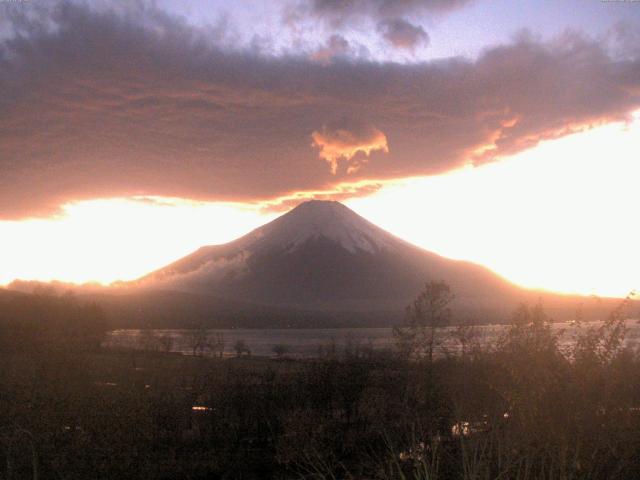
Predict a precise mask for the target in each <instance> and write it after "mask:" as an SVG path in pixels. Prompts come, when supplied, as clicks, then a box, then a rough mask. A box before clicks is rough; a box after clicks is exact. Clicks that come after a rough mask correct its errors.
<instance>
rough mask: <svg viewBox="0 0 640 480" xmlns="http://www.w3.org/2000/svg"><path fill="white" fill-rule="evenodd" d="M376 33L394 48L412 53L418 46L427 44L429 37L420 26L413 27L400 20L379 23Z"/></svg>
mask: <svg viewBox="0 0 640 480" xmlns="http://www.w3.org/2000/svg"><path fill="white" fill-rule="evenodd" d="M378 31H379V32H380V33H381V34H382V36H383V37H384V39H385V40H386V41H387V42H389V43H390V44H391V45H393V46H394V47H395V48H403V49H406V50H411V51H413V50H415V49H416V47H417V46H418V45H420V44H424V45H427V44H428V43H429V35H428V34H427V32H425V31H424V29H423V28H422V27H421V26H420V25H413V24H411V23H409V22H407V21H406V20H404V19H402V18H394V19H391V20H384V21H382V22H380V23H379V24H378Z"/></svg>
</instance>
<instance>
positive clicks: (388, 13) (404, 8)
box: [303, 0, 471, 20]
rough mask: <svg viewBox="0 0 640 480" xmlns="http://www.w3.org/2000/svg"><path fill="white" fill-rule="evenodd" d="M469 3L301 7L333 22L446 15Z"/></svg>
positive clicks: (317, 3) (333, 2)
mask: <svg viewBox="0 0 640 480" xmlns="http://www.w3.org/2000/svg"><path fill="white" fill-rule="evenodd" d="M469 3H471V0H346V1H345V0H309V1H308V2H303V5H304V6H306V7H307V8H310V10H311V11H312V12H313V13H314V14H316V15H318V16H323V17H327V18H330V19H333V20H337V19H339V18H343V19H344V18H348V17H354V16H369V17H371V18H373V19H378V20H379V19H388V18H392V17H397V16H399V15H407V14H416V13H422V12H428V13H432V14H433V13H435V14H438V13H446V12H449V11H452V10H456V9H458V8H461V7H464V6H465V5H467V4H469Z"/></svg>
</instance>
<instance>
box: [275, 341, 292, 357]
mask: <svg viewBox="0 0 640 480" xmlns="http://www.w3.org/2000/svg"><path fill="white" fill-rule="evenodd" d="M271 351H272V352H273V353H275V355H276V357H278V358H282V357H284V356H285V355H286V354H287V353H289V352H290V351H291V348H290V347H289V345H285V344H283V343H279V344H277V345H274V346H273V347H271Z"/></svg>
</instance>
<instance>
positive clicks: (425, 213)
mask: <svg viewBox="0 0 640 480" xmlns="http://www.w3.org/2000/svg"><path fill="white" fill-rule="evenodd" d="M639 112H640V2H633V1H599V0H597V1H591V0H576V1H573V0H566V1H555V2H551V1H546V0H532V1H529V2H521V3H514V2H512V1H507V0H394V1H391V0H347V1H336V0H290V1H287V0H283V1H279V2H276V1H273V2H263V1H241V0H238V1H234V2H224V1H213V0H212V1H202V0H198V1H196V0H183V1H170V0H158V1H155V2H151V1H143V0H140V1H135V2H126V3H124V2H109V1H104V0H96V1H92V2H82V1H55V0H54V1H46V2H45V1H39V0H29V1H12V2H0V265H1V268H0V284H8V283H10V282H11V281H12V280H15V279H25V280H61V281H71V282H79V283H82V282H89V281H97V282H102V283H105V284H108V283H110V282H113V281H117V280H129V279H134V278H137V277H139V276H141V275H144V274H145V273H148V272H149V271H151V270H154V269H156V268H159V267H162V266H163V265H165V264H166V263H168V262H170V261H173V260H175V259H177V258H180V257H181V256H183V255H185V254H188V253H190V252H191V251H193V250H195V249H196V248H198V247H199V246H202V245H207V244H215V243H223V242H227V241H230V240H233V239H234V238H237V237H238V236H240V235H242V234H244V233H247V232H248V231H250V230H251V229H253V228H255V227H257V226H259V225H261V224H263V223H265V222H267V221H269V220H271V219H273V218H275V217H276V216H277V215H279V214H282V213H284V212H285V211H287V210H288V209H289V208H291V207H292V206H294V205H295V204H296V203H298V202H300V201H303V200H305V199H309V198H321V199H336V200H340V201H343V202H344V203H345V204H347V205H348V206H350V207H351V208H353V209H354V210H355V211H356V212H358V213H360V214H361V215H363V216H365V217H366V218H367V219H369V220H371V221H373V222H374V223H376V224H378V225H380V226H381V227H383V228H385V229H387V230H389V231H390V232H392V233H394V234H396V235H398V236H400V237H401V238H404V239H406V240H407V241H409V242H411V243H414V244H416V245H419V246H421V247H424V248H427V249H429V250H432V251H435V252H437V253H439V254H441V255H444V256H448V257H452V258H459V259H466V260H470V261H473V262H476V263H480V264H483V265H486V266H487V267H489V268H491V269H492V270H494V271H496V272H497V273H499V274H500V275H503V276H504V277H505V278H507V279H509V280H511V281H513V282H516V283H518V284H521V285H524V286H528V287H533V288H543V289H548V290H554V291H559V292H567V293H583V294H598V295H616V296H624V295H625V294H626V293H628V292H629V291H630V290H632V289H638V288H640V255H639V254H638V247H637V245H640V233H638V230H640V229H638V228H637V227H636V223H637V217H638V207H639V206H640V195H638V193H637V188H635V187H636V184H637V179H638V178H640V175H639V174H640V158H638V157H639V152H640V148H639V147H640V143H639V138H640V113H639Z"/></svg>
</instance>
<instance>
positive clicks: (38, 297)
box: [0, 291, 107, 352]
mask: <svg viewBox="0 0 640 480" xmlns="http://www.w3.org/2000/svg"><path fill="white" fill-rule="evenodd" d="M106 331H107V323H106V320H105V315H104V312H103V311H102V308H101V307H99V306H98V305H97V304H95V303H82V302H80V301H78V300H77V298H76V297H75V296H74V295H73V294H70V293H69V294H63V295H61V296H58V295H54V294H52V293H51V292H49V291H42V292H39V293H35V294H20V293H7V294H4V295H2V297H0V351H2V352H34V351H44V350H51V349H56V348H67V349H71V350H74V351H77V350H93V351H95V350H97V349H98V348H100V344H101V343H102V341H103V340H104V336H105V334H106Z"/></svg>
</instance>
